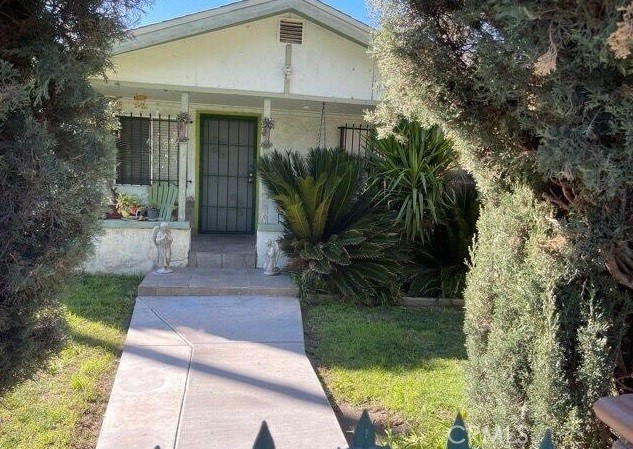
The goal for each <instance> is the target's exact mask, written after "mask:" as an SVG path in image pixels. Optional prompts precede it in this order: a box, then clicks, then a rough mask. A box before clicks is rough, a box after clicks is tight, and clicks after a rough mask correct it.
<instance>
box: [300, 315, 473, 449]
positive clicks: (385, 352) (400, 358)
mask: <svg viewBox="0 0 633 449" xmlns="http://www.w3.org/2000/svg"><path fill="white" fill-rule="evenodd" d="M303 313H304V324H305V328H306V335H307V342H308V352H309V354H310V355H311V357H312V358H313V360H314V362H315V364H316V365H317V366H318V372H319V375H320V376H321V378H322V380H323V382H324V384H325V385H326V388H327V390H329V393H330V394H331V395H332V397H333V399H334V401H335V402H336V403H337V404H338V405H340V406H341V408H347V407H350V406H351V407H354V408H356V409H361V408H368V409H369V410H370V416H371V417H372V419H376V418H378V419H379V420H380V421H382V422H383V423H385V422H386V424H387V427H389V425H390V424H391V425H395V424H398V426H397V427H399V428H400V429H405V433H404V434H403V435H400V436H398V437H396V438H394V439H390V443H392V445H393V449H398V448H401V449H402V448H424V449H435V448H445V447H446V437H447V432H448V429H449V427H450V425H451V424H452V422H453V420H454V419H455V415H456V414H457V412H459V411H462V408H463V397H464V381H463V372H462V370H463V363H464V360H465V358H466V353H465V349H464V334H463V330H462V327H463V312H462V311H459V310H449V309H424V310H413V309H405V308H399V307H393V308H358V307H356V306H353V305H345V304H339V303H323V304H318V305H314V304H304V306H303ZM372 411H373V413H372Z"/></svg>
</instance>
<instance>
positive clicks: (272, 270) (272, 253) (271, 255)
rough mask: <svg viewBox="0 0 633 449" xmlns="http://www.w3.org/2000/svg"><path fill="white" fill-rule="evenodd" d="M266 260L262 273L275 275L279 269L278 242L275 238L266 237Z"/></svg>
mask: <svg viewBox="0 0 633 449" xmlns="http://www.w3.org/2000/svg"><path fill="white" fill-rule="evenodd" d="M266 247H267V248H268V249H267V250H266V262H264V274H265V275H267V276H276V275H278V274H279V273H280V272H281V270H280V269H279V267H278V266H277V260H279V243H277V240H272V239H268V240H267V241H266Z"/></svg>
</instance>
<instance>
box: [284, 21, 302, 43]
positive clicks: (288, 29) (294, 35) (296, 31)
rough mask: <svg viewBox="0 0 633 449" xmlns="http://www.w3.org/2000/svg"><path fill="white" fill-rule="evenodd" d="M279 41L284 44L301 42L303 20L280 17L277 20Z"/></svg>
mask: <svg viewBox="0 0 633 449" xmlns="http://www.w3.org/2000/svg"><path fill="white" fill-rule="evenodd" d="M279 42H282V43H284V44H302V43H303V22H297V21H294V20H286V19H282V20H280V21H279Z"/></svg>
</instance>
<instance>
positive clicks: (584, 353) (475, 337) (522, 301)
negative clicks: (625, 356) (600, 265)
mask: <svg viewBox="0 0 633 449" xmlns="http://www.w3.org/2000/svg"><path fill="white" fill-rule="evenodd" d="M487 208H488V210H487V211H486V213H485V214H483V215H482V216H481V218H480V220H479V223H478V232H479V235H478V240H477V244H476V247H475V251H474V253H473V266H472V268H471V271H470V273H469V275H468V281H467V287H466V291H465V297H466V298H467V301H468V307H467V310H466V323H465V330H466V334H467V336H468V339H467V350H468V357H469V364H468V369H467V370H466V375H467V382H466V383H467V393H468V396H469V398H470V401H469V411H470V412H471V413H472V416H473V417H476V421H477V426H480V427H482V428H485V427H489V428H499V427H500V428H503V429H510V434H509V440H507V441H496V442H489V444H487V447H490V448H499V449H501V448H504V449H505V448H508V447H535V446H533V445H532V444H531V443H530V441H523V440H522V439H521V438H520V433H521V431H522V429H525V431H526V432H527V435H528V436H529V438H536V436H538V435H540V434H542V432H543V431H545V429H546V428H548V427H551V428H553V429H555V432H554V435H555V437H556V439H557V441H558V445H557V447H561V448H604V447H606V439H605V438H606V437H607V434H606V433H604V432H602V431H601V430H600V427H599V425H598V424H597V422H596V421H595V418H594V416H593V413H592V411H591V405H592V403H593V402H594V401H595V400H596V399H598V397H600V396H601V395H606V394H608V393H609V392H610V391H612V386H613V384H612V381H611V376H612V374H613V371H614V367H615V364H616V359H617V354H618V352H619V350H620V344H621V343H620V342H621V339H622V332H623V330H624V325H625V323H624V322H625V319H626V313H627V306H626V301H627V293H626V292H624V291H622V290H618V289H613V288H612V286H610V282H609V277H608V275H606V274H603V275H596V276H593V277H591V278H589V279H586V278H583V277H581V276H580V275H579V273H578V272H577V271H576V270H575V269H574V268H573V267H572V265H571V264H570V263H569V261H568V257H570V255H571V254H570V253H569V248H568V247H567V246H566V244H565V236H564V234H563V233H562V232H561V229H560V228H559V227H557V226H556V224H555V221H553V220H551V217H552V213H553V210H552V208H551V207H549V206H546V205H544V204H543V203H541V202H539V201H537V200H536V199H535V198H534V195H533V193H532V192H531V191H530V189H529V188H526V187H524V186H523V187H517V188H516V189H515V191H514V192H511V193H505V194H502V195H501V196H500V197H499V199H498V203H496V204H489V205H488V206H487ZM493 311H494V313H493ZM491 373H494V375H491ZM495 426H499V427H495Z"/></svg>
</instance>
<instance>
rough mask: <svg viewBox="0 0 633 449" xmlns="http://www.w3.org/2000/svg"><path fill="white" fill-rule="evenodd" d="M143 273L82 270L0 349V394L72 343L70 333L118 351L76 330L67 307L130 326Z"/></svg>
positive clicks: (108, 322) (105, 321)
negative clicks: (54, 300)
mask: <svg viewBox="0 0 633 449" xmlns="http://www.w3.org/2000/svg"><path fill="white" fill-rule="evenodd" d="M140 282H141V278H140V277H138V276H133V277H130V276H110V275H105V276H102V275H94V276H93V275H81V276H77V277H76V278H73V279H71V280H69V282H68V285H67V286H66V287H65V288H64V289H63V291H62V292H61V293H60V294H59V296H58V298H59V299H58V306H57V307H55V306H51V307H49V308H47V309H44V310H41V311H40V312H39V313H38V319H37V321H36V322H35V323H34V325H33V326H30V327H29V328H28V329H15V331H14V334H15V338H14V339H12V342H10V346H7V345H5V348H6V350H5V351H3V353H1V354H0V361H1V363H0V366H1V367H2V368H1V369H0V399H1V398H2V396H3V395H4V394H5V393H6V392H7V391H9V390H11V389H12V388H14V387H16V386H17V385H19V384H20V383H22V382H24V381H25V380H27V379H30V378H32V377H33V376H34V375H35V374H36V373H37V372H38V371H39V370H41V369H42V367H45V366H46V365H47V362H48V360H49V359H50V358H51V357H52V356H54V355H55V354H57V353H58V352H59V351H60V350H61V349H62V348H63V347H64V346H65V344H66V340H65V337H66V336H70V337H72V338H74V339H75V340H76V341H78V342H80V343H85V344H89V345H91V346H100V347H103V348H104V349H105V350H107V351H108V352H111V353H113V354H118V352H119V348H118V347H114V346H113V345H112V344H110V343H108V342H106V341H103V340H101V339H99V338H98V337H89V336H86V335H83V334H80V333H76V332H75V331H74V330H73V329H72V328H71V326H70V325H69V324H68V323H67V322H65V320H64V317H63V313H64V311H67V312H70V313H72V314H74V315H76V316H79V317H81V318H84V319H86V320H89V321H95V322H100V323H103V324H106V325H108V326H111V327H113V328H115V329H118V330H121V331H125V330H126V329H127V327H128V325H129V321H130V317H131V313H132V308H133V305H134V298H135V296H136V289H137V287H138V284H139V283H140Z"/></svg>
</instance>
